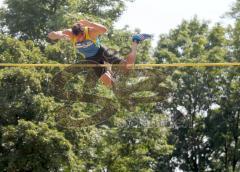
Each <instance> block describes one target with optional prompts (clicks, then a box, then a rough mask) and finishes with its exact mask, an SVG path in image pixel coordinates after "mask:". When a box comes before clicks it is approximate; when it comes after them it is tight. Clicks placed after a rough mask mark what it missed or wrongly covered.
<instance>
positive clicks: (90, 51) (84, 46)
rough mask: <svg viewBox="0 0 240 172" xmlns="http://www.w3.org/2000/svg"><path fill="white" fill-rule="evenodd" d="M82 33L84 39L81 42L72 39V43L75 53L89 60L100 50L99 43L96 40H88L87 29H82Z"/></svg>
mask: <svg viewBox="0 0 240 172" xmlns="http://www.w3.org/2000/svg"><path fill="white" fill-rule="evenodd" d="M84 32H85V35H86V38H85V40H84V41H83V42H77V41H76V40H74V39H73V40H72V41H73V43H74V46H75V48H76V50H77V53H79V54H82V55H83V56H84V57H85V58H90V57H93V56H95V55H96V54H97V52H98V50H99V48H100V41H99V39H98V38H97V39H95V40H94V39H92V38H90V36H89V33H88V27H85V28H84Z"/></svg>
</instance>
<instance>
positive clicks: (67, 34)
mask: <svg viewBox="0 0 240 172" xmlns="http://www.w3.org/2000/svg"><path fill="white" fill-rule="evenodd" d="M72 36H73V35H72V32H71V29H65V30H63V31H53V32H50V33H49V34H48V38H49V39H51V40H59V39H66V40H70V39H71V37H72Z"/></svg>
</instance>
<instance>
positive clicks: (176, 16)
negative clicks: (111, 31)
mask: <svg viewBox="0 0 240 172" xmlns="http://www.w3.org/2000/svg"><path fill="white" fill-rule="evenodd" d="M234 2H235V0H136V1H135V2H133V3H128V7H127V10H126V11H125V12H124V13H123V15H122V16H121V17H120V19H119V21H118V22H117V23H116V24H115V26H116V27H117V28H121V27H124V26H125V25H129V26H130V29H131V30H134V29H135V28H139V29H140V30H141V31H142V32H147V33H151V34H153V35H154V44H156V41H157V39H158V36H159V34H163V33H168V31H169V30H170V29H174V28H175V27H176V26H177V25H179V24H180V23H181V22H182V20H183V19H186V20H189V19H192V18H193V17H194V16H195V15H197V16H198V18H199V19H200V20H207V21H210V22H211V23H212V24H214V23H216V22H220V23H222V24H224V25H227V24H229V23H231V21H230V19H226V18H225V19H223V18H221V17H222V16H223V15H224V13H226V12H227V11H229V10H230V8H231V6H232V5H233V4H234Z"/></svg>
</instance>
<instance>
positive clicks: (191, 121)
mask: <svg viewBox="0 0 240 172" xmlns="http://www.w3.org/2000/svg"><path fill="white" fill-rule="evenodd" d="M225 33H226V30H225V28H223V27H222V26H220V25H219V24H217V25H216V26H214V27H213V28H212V29H209V28H208V24H207V23H205V22H200V21H198V19H197V18H194V19H193V20H191V21H183V22H182V24H181V25H180V26H178V28H177V29H174V30H172V31H171V32H170V33H169V34H168V35H162V36H161V37H160V41H159V43H158V46H157V49H156V51H155V56H156V58H157V59H156V60H157V62H159V63H178V62H183V63H189V62H190V63H199V62H223V61H225V59H227V58H226V56H227V39H226V38H225ZM166 72H167V73H168V74H169V75H171V80H172V81H171V83H172V84H171V85H172V87H173V91H172V92H171V94H170V100H171V101H170V102H168V103H166V104H163V105H162V106H163V107H164V108H166V110H167V111H169V112H170V113H171V115H172V120H173V127H172V130H171V131H172V135H171V137H170V140H171V141H172V143H175V147H176V149H175V151H174V152H173V155H172V158H173V159H174V158H176V160H177V161H176V160H174V161H172V162H173V163H172V164H173V166H174V165H176V166H179V167H180V168H181V169H183V170H184V171H205V170H206V169H207V168H208V165H209V157H210V155H211V152H212V151H214V150H211V147H210V146H209V143H208V142H207V139H206V134H205V124H204V121H205V114H206V113H207V112H208V111H209V109H210V108H211V106H212V105H213V103H214V102H215V101H216V97H215V95H216V92H217V90H216V81H217V80H216V78H218V76H219V77H220V76H221V71H220V70H219V69H218V68H179V69H166ZM206 130H207V129H206ZM175 162H177V163H175Z"/></svg>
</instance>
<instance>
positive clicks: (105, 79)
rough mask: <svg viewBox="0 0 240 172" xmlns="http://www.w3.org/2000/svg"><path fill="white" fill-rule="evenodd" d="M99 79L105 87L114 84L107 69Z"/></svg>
mask: <svg viewBox="0 0 240 172" xmlns="http://www.w3.org/2000/svg"><path fill="white" fill-rule="evenodd" d="M100 81H102V83H103V84H104V85H105V86H107V87H112V86H113V84H114V78H113V77H112V75H111V73H110V72H109V71H107V72H105V73H104V74H102V75H101V77H100Z"/></svg>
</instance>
